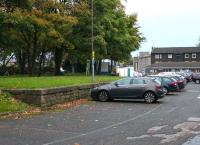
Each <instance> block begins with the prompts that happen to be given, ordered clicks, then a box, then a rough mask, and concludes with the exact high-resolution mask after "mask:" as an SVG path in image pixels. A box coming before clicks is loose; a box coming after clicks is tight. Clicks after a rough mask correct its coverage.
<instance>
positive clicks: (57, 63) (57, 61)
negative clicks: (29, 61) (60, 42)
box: [54, 48, 64, 75]
mask: <svg viewBox="0 0 200 145" xmlns="http://www.w3.org/2000/svg"><path fill="white" fill-rule="evenodd" d="M63 52H64V49H63V48H57V49H55V54H54V57H55V58H54V62H55V72H54V73H55V75H61V71H60V67H61V64H62V58H63Z"/></svg>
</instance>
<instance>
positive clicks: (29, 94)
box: [2, 83, 103, 107]
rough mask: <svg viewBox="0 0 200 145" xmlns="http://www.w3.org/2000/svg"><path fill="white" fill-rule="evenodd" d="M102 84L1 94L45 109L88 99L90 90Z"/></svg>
mask: <svg viewBox="0 0 200 145" xmlns="http://www.w3.org/2000/svg"><path fill="white" fill-rule="evenodd" d="M102 84H103V83H102ZM102 84H88V85H81V86H69V87H58V88H50V89H3V90H2V92H4V93H5V92H6V93H10V94H11V95H12V96H13V97H14V98H16V99H19V100H21V101H23V102H25V103H28V104H33V105H37V106H41V107H47V106H51V105H54V104H59V103H63V102H67V101H71V100H75V99H80V98H86V97H89V96H90V89H92V88H94V87H97V86H99V85H102Z"/></svg>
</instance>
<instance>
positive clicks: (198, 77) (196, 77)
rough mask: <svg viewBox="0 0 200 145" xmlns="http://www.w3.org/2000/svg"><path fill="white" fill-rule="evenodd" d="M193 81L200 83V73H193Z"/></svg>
mask: <svg viewBox="0 0 200 145" xmlns="http://www.w3.org/2000/svg"><path fill="white" fill-rule="evenodd" d="M192 81H193V82H195V83H197V84H200V73H193V75H192Z"/></svg>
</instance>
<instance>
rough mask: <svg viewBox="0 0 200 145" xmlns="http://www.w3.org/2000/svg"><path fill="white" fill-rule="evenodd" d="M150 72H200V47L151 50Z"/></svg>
mask: <svg viewBox="0 0 200 145" xmlns="http://www.w3.org/2000/svg"><path fill="white" fill-rule="evenodd" d="M151 63H152V64H151V65H149V66H147V67H146V68H148V69H149V70H150V72H161V71H180V70H192V71H193V72H199V71H200V47H163V48H152V52H151Z"/></svg>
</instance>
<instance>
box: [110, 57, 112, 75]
mask: <svg viewBox="0 0 200 145" xmlns="http://www.w3.org/2000/svg"><path fill="white" fill-rule="evenodd" d="M112 70H113V60H112V59H111V60H110V73H112Z"/></svg>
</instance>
